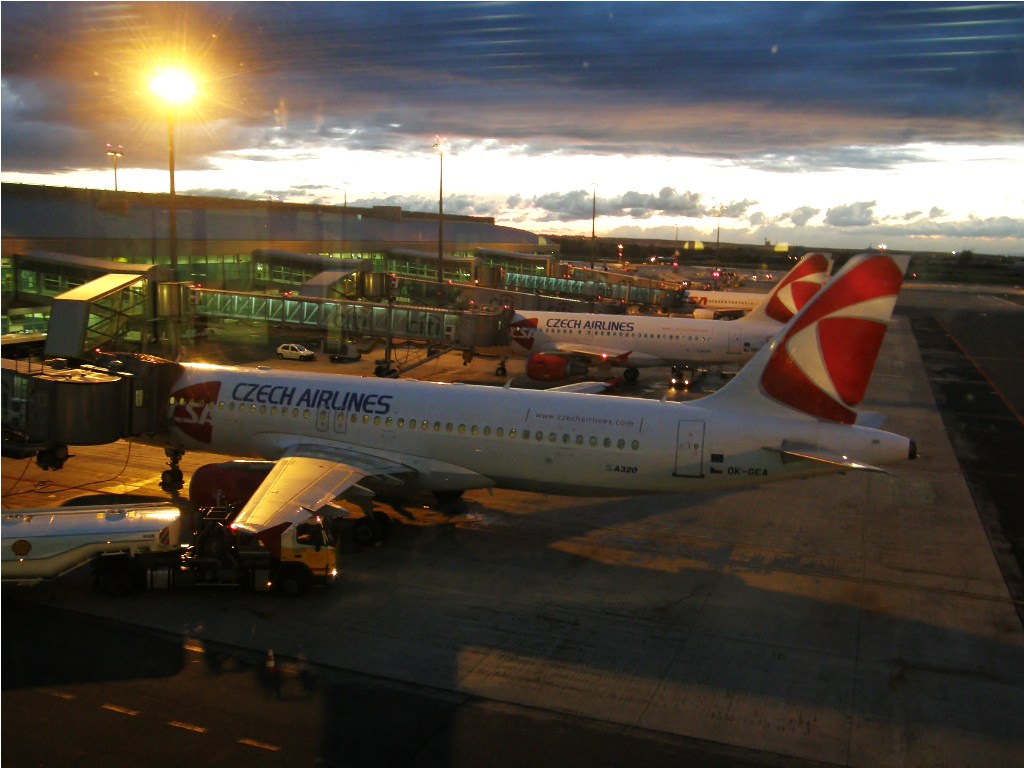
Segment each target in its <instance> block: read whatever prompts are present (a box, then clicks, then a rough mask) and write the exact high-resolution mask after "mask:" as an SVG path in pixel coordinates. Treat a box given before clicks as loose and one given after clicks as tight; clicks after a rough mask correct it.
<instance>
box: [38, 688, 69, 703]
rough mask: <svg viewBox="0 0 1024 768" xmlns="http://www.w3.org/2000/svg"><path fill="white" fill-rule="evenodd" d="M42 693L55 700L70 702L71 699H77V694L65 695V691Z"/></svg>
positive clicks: (46, 691)
mask: <svg viewBox="0 0 1024 768" xmlns="http://www.w3.org/2000/svg"><path fill="white" fill-rule="evenodd" d="M41 693H44V694H46V695H47V696H53V697H54V698H55V699H66V700H69V701H70V700H71V699H74V698H77V697H76V696H75V694H73V693H65V692H64V691H50V690H43V691H41Z"/></svg>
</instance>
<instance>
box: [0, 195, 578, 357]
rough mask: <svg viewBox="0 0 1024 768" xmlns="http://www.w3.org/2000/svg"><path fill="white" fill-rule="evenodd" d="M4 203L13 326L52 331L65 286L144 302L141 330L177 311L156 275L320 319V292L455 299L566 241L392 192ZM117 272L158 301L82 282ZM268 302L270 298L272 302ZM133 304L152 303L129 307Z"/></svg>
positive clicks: (127, 322) (543, 270)
mask: <svg viewBox="0 0 1024 768" xmlns="http://www.w3.org/2000/svg"><path fill="white" fill-rule="evenodd" d="M2 206H3V208H2V217H3V218H2V228H3V250H2V260H3V326H4V327H3V330H4V332H5V333H10V332H29V331H45V330H46V328H47V325H48V322H49V316H50V315H49V313H50V306H51V305H52V304H53V301H54V299H55V298H57V297H63V296H65V295H66V294H68V292H69V291H76V292H77V296H78V298H80V299H89V300H91V301H92V303H93V304H96V305H97V306H101V307H103V306H104V305H106V311H107V313H108V314H109V312H110V311H111V305H114V304H117V305H124V304H126V303H127V304H128V305H130V306H136V307H137V312H133V311H132V310H131V309H128V310H125V311H127V312H128V315H129V318H128V319H125V318H121V320H122V322H121V323H120V327H121V329H122V330H124V329H126V328H128V326H135V327H132V329H131V330H130V331H128V332H129V333H130V334H133V335H135V334H137V335H138V337H139V338H143V337H145V336H146V334H145V333H142V329H141V328H139V327H137V326H138V324H139V323H140V322H141V323H143V324H145V323H154V322H156V318H157V316H159V315H160V314H161V312H162V311H170V312H172V313H173V312H174V311H175V310H174V307H169V308H168V307H164V308H160V307H157V306H156V304H157V303H158V302H157V294H158V292H157V289H156V286H157V285H161V284H164V285H167V284H176V285H180V286H183V288H181V289H176V291H177V293H178V294H179V295H178V296H177V297H176V298H175V299H168V302H167V303H169V304H172V305H173V304H176V303H181V302H182V301H183V302H184V303H185V304H186V305H191V306H192V307H201V306H202V304H203V303H204V300H205V299H209V303H210V304H211V306H216V307H224V306H227V305H232V306H235V307H237V306H239V305H240V304H244V303H246V302H244V301H239V300H238V299H237V298H236V299H232V300H226V299H224V298H223V297H218V298H216V299H214V298H213V293H214V292H218V291H219V292H230V293H232V294H235V295H236V296H237V295H246V296H249V297H262V298H261V300H260V301H261V302H262V306H261V309H260V311H261V312H263V315H262V317H264V318H267V317H271V318H272V317H273V316H275V315H276V316H277V317H278V318H279V319H282V321H287V319H288V318H289V317H290V316H293V315H298V316H300V317H303V318H307V319H308V318H310V317H311V316H315V317H314V319H322V315H323V314H324V312H323V311H321V308H320V307H317V308H315V309H316V311H310V308H311V307H310V306H309V305H310V303H316V302H317V300H319V301H320V302H321V303H322V302H331V301H335V302H336V301H343V300H344V301H353V302H359V301H366V300H369V301H380V300H381V299H382V298H384V297H387V298H391V299H392V300H397V301H399V302H400V303H405V304H419V305H426V306H428V307H436V306H441V305H444V306H451V307H454V308H458V304H459V302H458V295H457V293H458V292H457V291H455V290H453V289H451V288H449V287H448V286H449V285H456V284H464V285H480V286H484V287H497V283H498V280H499V279H500V275H501V274H502V273H504V272H515V273H526V274H528V275H530V276H550V275H554V274H556V273H557V271H558V269H559V263H558V258H557V246H556V245H553V244H550V243H548V242H546V241H545V239H544V238H543V237H539V236H537V235H535V234H533V233H530V232H527V231H524V230H520V229H515V228H512V227H504V226H499V225H496V224H495V223H494V220H493V219H488V218H482V217H470V216H458V215H451V214H446V215H445V216H444V217H443V226H442V227H439V221H438V215H437V214H436V213H416V212H408V211H403V210H401V209H400V208H397V207H390V206H380V207H372V208H359V207H353V206H347V205H346V206H329V205H300V204H294V203H283V202H279V201H274V200H270V201H261V200H236V199H226V198H217V197H195V196H187V195H175V196H174V197H173V198H172V197H171V196H170V195H168V194H145V193H134V192H111V191H106V190H94V189H70V188H57V187H47V186H35V185H24V184H3V185H2ZM172 219H173V220H174V226H173V227H172V225H171V222H172ZM439 230H440V231H439ZM439 234H440V235H442V239H441V241H440V246H439ZM111 273H116V274H120V275H122V276H124V277H123V279H122V285H121V286H120V287H112V286H113V284H112V283H111V282H110V281H109V280H108V281H107V282H106V284H105V285H103V286H101V287H99V288H102V292H107V291H111V290H112V291H113V294H118V293H121V292H122V291H123V290H127V291H129V292H131V291H135V292H136V293H137V292H138V285H139V280H142V281H144V282H146V283H148V284H150V288H151V294H152V295H151V296H150V297H149V298H150V299H151V301H150V302H149V303H150V304H152V305H153V306H150V307H142V306H139V302H138V301H127V302H125V301H124V300H123V297H121V298H118V299H114V298H112V296H113V294H106V293H104V295H102V296H101V295H98V294H97V295H95V296H94V295H92V294H91V293H89V292H88V291H87V292H86V293H82V292H81V288H82V286H85V285H86V284H88V283H90V281H92V280H94V279H96V278H99V277H102V276H105V275H109V274H111ZM132 276H133V277H134V278H135V279H129V277H132ZM399 278H400V279H399ZM115 282H116V281H115ZM129 286H132V287H131V288H129ZM200 292H209V294H208V295H203V294H202V293H200ZM171 293H172V291H169V290H164V291H163V292H162V295H163V296H165V297H169V296H170V295H171ZM439 293H444V295H443V296H439V295H438V294H439ZM449 294H451V295H449ZM286 300H291V301H292V303H293V304H295V305H298V304H299V303H303V304H306V305H307V306H305V307H303V311H299V312H295V311H294V310H295V307H292V308H290V309H289V308H288V307H285V306H284V302H285V301H286ZM268 302H270V303H273V304H275V306H274V307H271V308H269V309H268V308H267V306H266V304H267V303H268ZM142 303H143V304H145V303H146V302H142ZM248 303H249V304H252V303H253V302H252V301H250V302H248ZM113 311H114V312H115V313H117V312H118V311H120V310H113ZM268 312H269V313H270V314H269V315H268V314H267V313H268ZM133 314H140V315H142V316H143V317H142V318H141V319H132V315H133ZM147 314H148V316H146V315H147ZM196 314H203V313H201V312H198V313H197V312H193V315H196ZM442 325H443V323H442ZM448 325H450V323H449V324H448ZM149 335H150V336H155V335H156V334H155V333H150V334H149ZM55 351H56V350H55ZM63 351H66V350H63Z"/></svg>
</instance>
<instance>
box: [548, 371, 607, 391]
mask: <svg viewBox="0 0 1024 768" xmlns="http://www.w3.org/2000/svg"><path fill="white" fill-rule="evenodd" d="M619 381H620V378H619V377H618V376H616V377H615V378H612V379H608V380H606V381H578V382H575V383H573V384H564V385H562V386H561V387H552V388H551V389H549V390H547V391H548V392H577V393H579V392H582V393H584V394H590V395H601V394H604V393H605V392H611V391H614V390H615V388H616V387H618V386H619Z"/></svg>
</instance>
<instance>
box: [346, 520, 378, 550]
mask: <svg viewBox="0 0 1024 768" xmlns="http://www.w3.org/2000/svg"><path fill="white" fill-rule="evenodd" d="M352 538H353V539H355V542H356V544H359V545H360V546H363V547H369V546H370V545H371V544H375V543H376V542H377V539H378V538H379V536H378V534H377V526H376V525H375V524H374V521H373V520H371V519H370V518H368V517H361V518H359V519H358V520H356V521H355V522H354V523H352Z"/></svg>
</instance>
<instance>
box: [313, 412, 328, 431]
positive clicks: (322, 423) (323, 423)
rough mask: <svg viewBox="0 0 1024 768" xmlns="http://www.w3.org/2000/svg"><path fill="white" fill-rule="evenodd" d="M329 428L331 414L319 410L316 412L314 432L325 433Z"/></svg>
mask: <svg viewBox="0 0 1024 768" xmlns="http://www.w3.org/2000/svg"><path fill="white" fill-rule="evenodd" d="M330 426H331V414H330V412H329V411H327V410H325V409H323V408H321V409H320V410H318V411H317V412H316V431H317V432H326V431H327V429H328V428H329V427H330Z"/></svg>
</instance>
